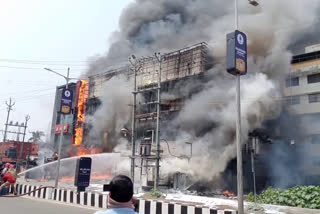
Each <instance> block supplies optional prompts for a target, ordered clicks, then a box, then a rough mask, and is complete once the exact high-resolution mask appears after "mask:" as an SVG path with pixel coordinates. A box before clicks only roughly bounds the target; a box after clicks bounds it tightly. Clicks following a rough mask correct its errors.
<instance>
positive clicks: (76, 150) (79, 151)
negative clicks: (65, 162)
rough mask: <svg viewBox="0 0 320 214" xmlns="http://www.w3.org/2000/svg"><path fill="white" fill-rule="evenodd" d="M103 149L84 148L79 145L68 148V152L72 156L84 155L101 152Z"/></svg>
mask: <svg viewBox="0 0 320 214" xmlns="http://www.w3.org/2000/svg"><path fill="white" fill-rule="evenodd" d="M102 152H103V150H102V149H101V148H84V147H82V146H79V147H74V146H73V147H70V148H69V149H68V154H69V156H70V157H77V156H84V155H94V154H100V153H102Z"/></svg>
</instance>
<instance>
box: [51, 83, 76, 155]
mask: <svg viewBox="0 0 320 214" xmlns="http://www.w3.org/2000/svg"><path fill="white" fill-rule="evenodd" d="M76 86H77V84H76V83H69V85H68V88H69V89H71V90H72V91H73V100H75V97H76V88H77V87H76ZM65 87H66V86H65V85H62V86H58V87H57V88H56V94H55V101H54V106H53V115H52V123H51V132H50V143H52V144H53V145H54V150H55V152H57V151H58V144H59V137H60V133H61V129H62V125H61V119H62V117H61V114H60V112H59V111H60V105H61V95H62V90H63V89H64V88H65ZM72 105H73V106H72V109H74V107H75V102H73V104H72ZM73 121H74V111H72V113H71V114H69V115H66V116H65V120H64V125H63V127H64V133H63V137H64V140H63V145H62V148H66V147H68V146H69V145H71V144H72V130H73V123H74V122H73ZM62 151H63V149H62Z"/></svg>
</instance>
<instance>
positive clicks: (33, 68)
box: [0, 65, 86, 71]
mask: <svg viewBox="0 0 320 214" xmlns="http://www.w3.org/2000/svg"><path fill="white" fill-rule="evenodd" d="M0 68H12V69H24V70H43V68H39V67H38V68H36V67H17V66H6V65H0ZM54 70H60V71H65V69H64V68H54ZM73 71H86V69H81V70H80V69H79V70H77V69H76V70H73Z"/></svg>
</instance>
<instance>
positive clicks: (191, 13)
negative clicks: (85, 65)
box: [86, 0, 320, 180]
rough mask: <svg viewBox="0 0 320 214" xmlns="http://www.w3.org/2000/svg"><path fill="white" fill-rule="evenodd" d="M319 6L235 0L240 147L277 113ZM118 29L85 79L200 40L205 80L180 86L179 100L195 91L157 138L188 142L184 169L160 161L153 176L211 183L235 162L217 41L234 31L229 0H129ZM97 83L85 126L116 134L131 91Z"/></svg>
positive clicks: (115, 83)
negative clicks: (240, 42)
mask: <svg viewBox="0 0 320 214" xmlns="http://www.w3.org/2000/svg"><path fill="white" fill-rule="evenodd" d="M319 4H320V3H319V2H318V1H316V0H308V1H301V0H282V1H278V0H268V1H266V0H261V1H260V5H259V6H258V7H253V6H251V5H250V4H248V2H247V1H246V0H243V1H239V29H240V30H242V31H244V32H246V34H247V35H248V46H249V50H248V62H249V66H248V75H246V76H243V77H242V78H241V100H242V114H241V120H242V121H241V122H242V131H241V134H242V141H243V142H244V141H246V140H247V135H248V132H249V131H250V130H253V129H254V128H258V127H260V126H261V124H262V122H263V121H264V120H266V119H270V118H274V117H277V115H278V114H279V112H280V110H281V100H280V101H279V99H278V98H279V97H281V85H280V82H281V81H282V80H283V79H284V78H285V75H286V73H287V72H288V71H289V69H290V61H291V56H292V53H291V51H290V50H291V49H293V48H294V47H296V46H297V45H298V44H299V42H300V41H301V40H302V39H303V38H304V36H305V35H308V36H309V38H310V35H311V34H310V32H313V31H314V28H313V27H312V26H314V24H316V20H317V18H318V17H317V11H318V6H319ZM119 25H120V30H119V31H117V32H114V33H113V35H112V37H111V39H110V41H112V44H111V46H110V49H109V50H108V52H107V53H106V55H105V56H100V57H98V58H97V59H96V60H95V61H94V62H93V63H91V65H90V69H89V71H88V72H87V74H86V75H92V74H96V73H100V72H103V71H106V70H108V68H109V67H110V66H114V65H115V64H118V63H119V64H120V63H123V62H125V61H126V59H127V57H128V56H129V55H131V54H133V53H134V54H135V55H136V56H146V55H151V54H152V53H154V52H155V51H157V52H158V51H160V52H161V53H164V52H168V51H172V50H176V49H180V48H183V47H185V46H188V45H191V44H195V43H198V42H202V41H205V42H207V43H208V44H209V47H210V51H211V52H212V55H213V56H214V58H215V59H214V62H215V65H214V67H213V68H212V69H211V70H209V71H207V73H206V80H207V81H206V82H199V80H192V81H189V82H188V84H187V85H185V86H184V90H185V93H189V92H190V91H192V89H193V88H195V86H197V85H199V84H200V85H201V88H202V90H201V91H200V92H198V93H196V94H194V95H193V96H192V97H191V98H190V99H189V100H187V101H186V103H185V106H184V108H183V109H182V111H181V112H180V113H179V115H178V116H177V117H176V119H175V120H174V121H172V123H170V124H169V126H168V127H162V138H166V136H165V133H169V132H171V133H172V132H174V133H175V136H176V137H175V139H173V140H174V141H175V142H176V143H175V144H174V145H173V146H175V147H181V148H184V147H185V142H192V143H193V157H192V158H191V160H190V162H189V163H188V162H187V161H185V160H176V159H175V158H172V159H170V158H169V159H165V160H164V161H163V167H162V169H161V170H162V173H170V172H173V171H177V170H178V171H181V172H186V173H190V174H191V175H194V176H195V177H197V178H198V179H205V180H210V179H212V178H213V177H215V176H217V175H218V174H219V173H220V172H222V171H223V170H224V169H225V168H226V166H227V163H228V162H229V161H230V160H231V159H233V158H235V156H236V152H235V150H236V147H235V127H236V123H235V119H236V109H235V107H236V105H235V78H234V77H232V76H231V75H229V74H227V73H226V71H225V60H224V56H225V52H226V46H225V37H226V34H227V33H229V32H232V31H233V30H234V3H233V1H231V0H230V1H227V0H225V1H221V0H136V1H135V2H133V3H131V4H130V5H129V6H128V7H127V8H126V9H125V10H124V11H123V13H122V15H121V17H120V21H119ZM312 39H314V38H312ZM289 47H290V48H289ZM105 84H106V85H105V87H106V88H105V89H104V92H105V94H104V96H103V97H102V103H103V105H102V107H101V108H100V109H99V110H98V111H97V113H96V114H95V115H94V117H93V120H92V121H93V126H94V127H95V128H94V129H95V130H96V131H101V130H109V129H111V128H112V130H116V129H118V128H122V127H121V126H123V125H125V124H126V123H127V122H128V121H129V119H130V116H129V115H130V108H129V107H128V100H130V96H131V94H130V91H131V90H132V87H131V88H130V87H129V84H128V82H123V81H120V80H119V79H112V80H111V81H108V82H106V83H105ZM123 85H124V87H123ZM164 96H166V97H172V96H175V94H170V93H166V94H165V95H164ZM114 143H116V142H114Z"/></svg>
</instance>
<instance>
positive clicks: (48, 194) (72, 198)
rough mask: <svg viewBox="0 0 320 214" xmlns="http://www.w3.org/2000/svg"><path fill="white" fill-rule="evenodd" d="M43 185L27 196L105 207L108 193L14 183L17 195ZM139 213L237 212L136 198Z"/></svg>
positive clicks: (197, 213) (202, 213)
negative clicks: (78, 191)
mask: <svg viewBox="0 0 320 214" xmlns="http://www.w3.org/2000/svg"><path fill="white" fill-rule="evenodd" d="M41 187H43V188H42V189H41V190H40V191H37V192H33V193H31V194H28V196H31V197H35V198H40V199H45V200H54V201H59V202H63V203H68V204H77V205H83V206H89V207H94V208H101V209H106V208H107V203H108V195H107V194H101V193H96V192H80V193H77V192H75V191H73V190H68V189H59V188H58V189H52V188H50V187H45V186H35V185H28V184H16V190H17V193H18V194H19V195H21V194H25V193H27V192H31V191H33V190H35V189H38V188H41ZM137 203H138V210H137V212H138V213H139V214H237V213H238V212H237V211H235V210H217V209H214V208H210V207H204V206H194V205H188V204H187V203H176V202H174V203H167V202H163V201H161V200H144V199H139V198H138V199H137Z"/></svg>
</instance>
